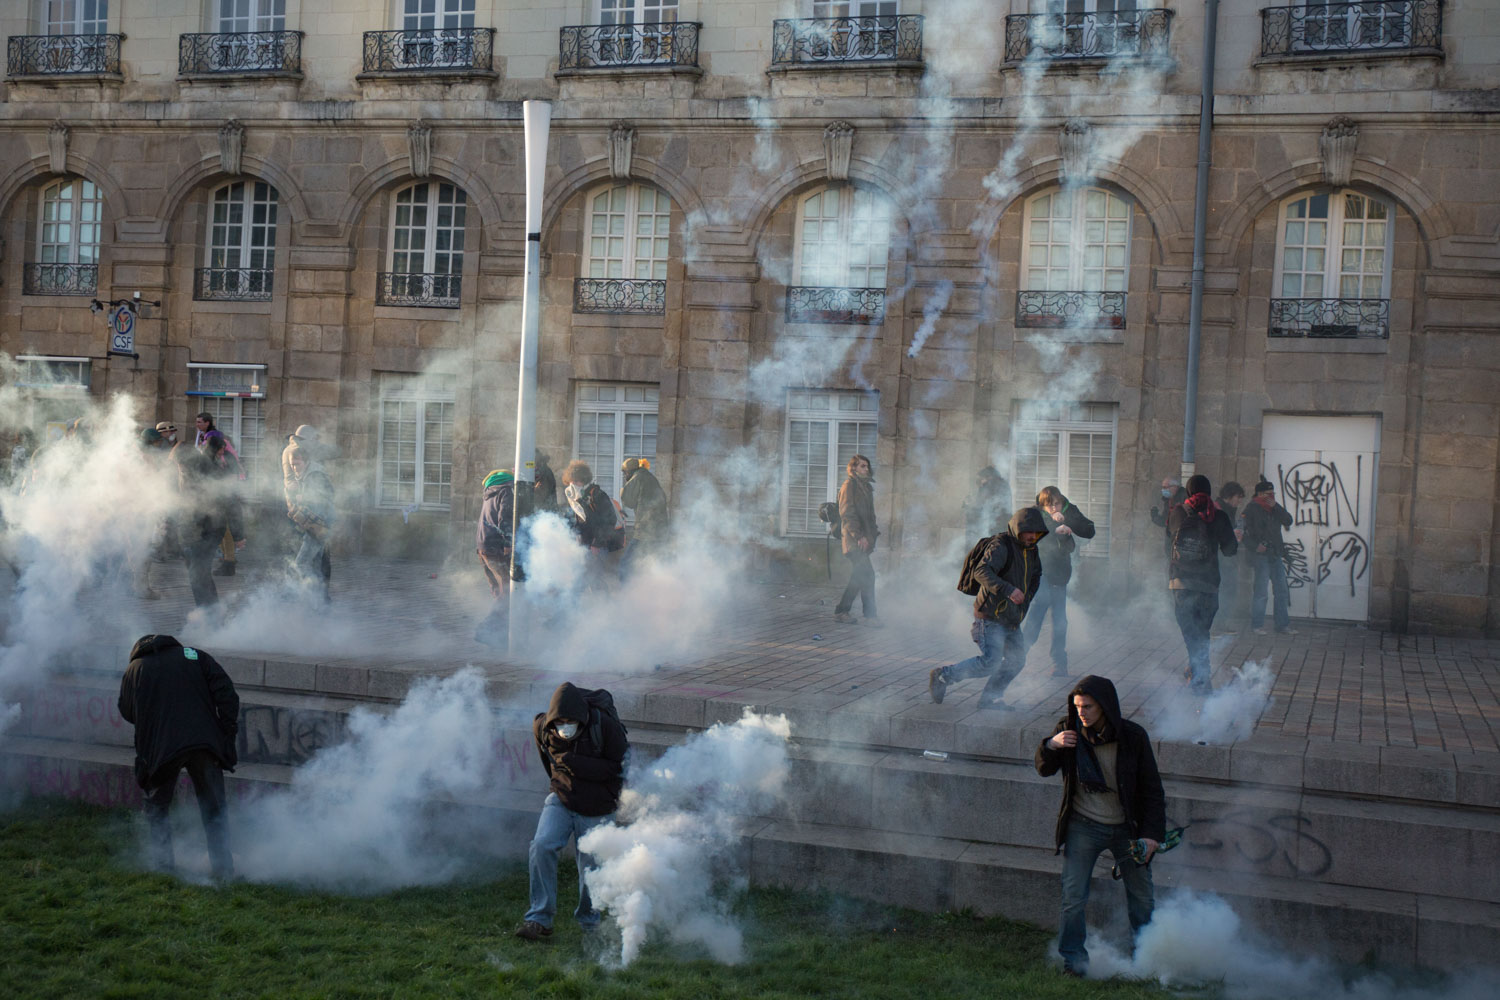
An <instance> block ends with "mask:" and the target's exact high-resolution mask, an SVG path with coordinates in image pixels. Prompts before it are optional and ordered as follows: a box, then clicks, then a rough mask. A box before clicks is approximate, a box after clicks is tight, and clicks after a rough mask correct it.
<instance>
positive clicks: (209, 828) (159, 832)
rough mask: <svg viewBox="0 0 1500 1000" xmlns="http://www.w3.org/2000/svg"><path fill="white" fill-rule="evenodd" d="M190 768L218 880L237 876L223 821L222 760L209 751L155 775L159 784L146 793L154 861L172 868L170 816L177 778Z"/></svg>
mask: <svg viewBox="0 0 1500 1000" xmlns="http://www.w3.org/2000/svg"><path fill="white" fill-rule="evenodd" d="M184 767H185V768H187V773H188V777H189V778H190V779H192V782H193V794H195V795H196V796H197V797H198V812H199V814H200V815H201V816H202V817H203V833H204V834H205V836H207V838H208V858H209V861H210V862H211V863H212V864H213V870H214V877H215V878H229V877H230V876H231V875H233V874H234V857H233V856H232V855H231V854H230V853H229V829H228V826H227V825H226V823H225V821H224V808H225V799H224V771H223V769H222V768H221V767H220V766H219V758H217V757H215V756H214V755H213V754H211V753H209V752H208V751H207V750H189V751H188V752H187V753H185V754H182V755H181V756H179V757H178V758H177V759H176V760H174V761H171V762H170V763H168V764H167V766H166V767H164V768H162V769H161V770H160V771H159V772H158V773H157V775H156V777H157V782H158V783H157V784H155V785H153V786H152V787H151V788H148V789H146V819H147V820H149V821H150V823H151V858H152V862H153V864H155V866H156V867H157V868H160V869H163V870H165V869H170V868H171V867H172V824H171V821H170V820H169V819H168V817H167V814H168V813H169V812H170V811H171V808H172V797H173V795H175V794H176V792H177V776H178V775H179V774H181V773H182V769H183V768H184Z"/></svg>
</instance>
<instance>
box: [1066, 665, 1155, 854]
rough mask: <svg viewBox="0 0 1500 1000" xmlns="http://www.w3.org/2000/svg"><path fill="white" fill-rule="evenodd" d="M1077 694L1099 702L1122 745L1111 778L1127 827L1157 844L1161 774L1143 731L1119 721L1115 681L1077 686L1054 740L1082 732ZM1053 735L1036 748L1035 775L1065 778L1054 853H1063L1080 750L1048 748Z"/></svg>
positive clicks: (1090, 680) (1094, 679)
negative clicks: (1062, 734) (1065, 733)
mask: <svg viewBox="0 0 1500 1000" xmlns="http://www.w3.org/2000/svg"><path fill="white" fill-rule="evenodd" d="M1075 694H1086V695H1088V696H1089V697H1090V698H1093V699H1094V700H1095V701H1096V702H1098V703H1099V707H1100V708H1102V709H1104V715H1105V718H1107V719H1108V720H1109V725H1110V730H1111V731H1112V732H1113V734H1114V738H1115V740H1116V741H1117V742H1118V743H1119V744H1120V746H1119V749H1118V750H1116V751H1115V779H1116V784H1117V786H1118V789H1117V790H1118V792H1119V795H1120V805H1121V807H1123V808H1124V810H1125V822H1126V823H1127V824H1129V826H1130V831H1131V834H1132V836H1133V837H1146V838H1149V839H1151V840H1155V841H1158V842H1160V841H1161V840H1162V839H1163V838H1165V837H1166V835H1167V801H1166V793H1164V792H1163V791H1162V787H1161V774H1160V773H1159V772H1158V771H1157V769H1156V755H1155V754H1153V753H1152V752H1151V737H1150V736H1148V735H1147V734H1146V730H1145V729H1143V728H1141V727H1140V726H1138V725H1136V724H1135V723H1134V722H1130V721H1129V720H1127V719H1124V718H1122V717H1121V716H1120V696H1119V695H1118V694H1116V693H1115V685H1114V682H1113V681H1111V680H1110V679H1109V678H1107V677H1097V676H1094V675H1093V674H1090V675H1089V676H1087V677H1084V678H1082V679H1081V680H1079V682H1078V684H1077V686H1075V687H1074V688H1073V690H1071V691H1069V692H1068V714H1067V716H1066V717H1065V718H1062V719H1059V720H1058V722H1057V725H1056V726H1055V727H1054V728H1053V730H1052V736H1056V735H1057V734H1058V733H1060V732H1062V731H1063V730H1065V729H1072V730H1073V731H1074V732H1079V731H1080V730H1081V729H1082V723H1081V722H1080V721H1079V718H1078V709H1077V708H1075V707H1074V705H1073V696H1074V695H1075ZM1052 736H1049V737H1047V739H1045V740H1043V741H1042V742H1041V743H1040V744H1039V745H1038V746H1037V748H1036V773H1037V774H1040V775H1041V776H1042V777H1044V778H1050V777H1051V776H1052V775H1054V774H1056V773H1057V772H1058V771H1062V773H1063V798H1062V807H1061V808H1060V809H1058V811H1057V850H1058V851H1059V852H1061V851H1062V847H1063V841H1065V840H1066V839H1067V836H1068V819H1069V818H1070V816H1071V814H1072V811H1073V791H1074V789H1075V788H1076V787H1077V784H1078V764H1077V755H1078V750H1077V749H1076V748H1074V747H1064V748H1063V749H1061V750H1054V749H1052V747H1051V746H1049V745H1048V741H1049V740H1051V738H1052Z"/></svg>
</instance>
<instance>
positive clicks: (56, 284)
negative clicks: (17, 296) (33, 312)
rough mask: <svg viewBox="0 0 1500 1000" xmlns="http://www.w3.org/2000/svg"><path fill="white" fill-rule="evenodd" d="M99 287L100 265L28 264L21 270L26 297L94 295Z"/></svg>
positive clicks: (22, 285)
mask: <svg viewBox="0 0 1500 1000" xmlns="http://www.w3.org/2000/svg"><path fill="white" fill-rule="evenodd" d="M98 287H99V265H98V264H26V265H25V266H24V267H22V269H21V291H22V293H23V294H26V295H93V294H94V290H95V289H97V288H98Z"/></svg>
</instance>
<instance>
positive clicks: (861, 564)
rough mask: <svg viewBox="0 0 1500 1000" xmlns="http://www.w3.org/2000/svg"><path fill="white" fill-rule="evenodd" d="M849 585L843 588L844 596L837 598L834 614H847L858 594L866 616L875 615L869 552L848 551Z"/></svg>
mask: <svg viewBox="0 0 1500 1000" xmlns="http://www.w3.org/2000/svg"><path fill="white" fill-rule="evenodd" d="M848 558H849V586H847V587H845V588H844V596H843V597H840V598H839V603H838V607H836V608H834V609H833V613H834V614H836V615H842V614H848V613H849V609H851V608H853V607H854V597H855V595H856V594H857V595H859V601H860V607H862V608H863V609H864V612H865V617H866V618H874V617H875V567H874V565H873V564H872V563H871V562H870V553H868V552H860V551H859V550H858V549H856V550H855V551H853V552H851V553H849V557H848Z"/></svg>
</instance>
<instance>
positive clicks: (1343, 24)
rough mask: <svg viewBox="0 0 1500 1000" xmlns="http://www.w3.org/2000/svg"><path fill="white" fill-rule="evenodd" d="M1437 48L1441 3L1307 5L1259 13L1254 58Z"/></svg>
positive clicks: (1380, 0)
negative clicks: (1256, 52)
mask: <svg viewBox="0 0 1500 1000" xmlns="http://www.w3.org/2000/svg"><path fill="white" fill-rule="evenodd" d="M1442 48H1443V4H1442V0H1374V2H1366V3H1329V4H1317V5H1313V4H1308V5H1307V6H1303V7H1267V8H1266V9H1264V10H1262V11H1261V12H1260V54H1261V55H1262V56H1266V57H1270V58H1277V57H1282V56H1327V55H1346V54H1351V53H1353V54H1362V53H1380V52H1403V51H1410V50H1426V51H1429V52H1441V51H1442Z"/></svg>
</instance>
